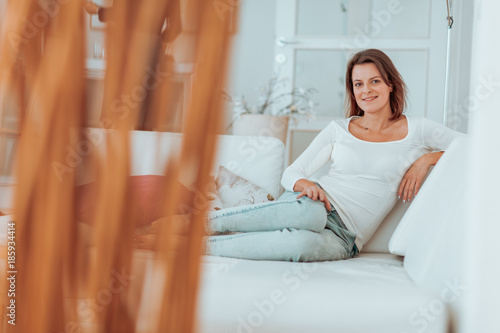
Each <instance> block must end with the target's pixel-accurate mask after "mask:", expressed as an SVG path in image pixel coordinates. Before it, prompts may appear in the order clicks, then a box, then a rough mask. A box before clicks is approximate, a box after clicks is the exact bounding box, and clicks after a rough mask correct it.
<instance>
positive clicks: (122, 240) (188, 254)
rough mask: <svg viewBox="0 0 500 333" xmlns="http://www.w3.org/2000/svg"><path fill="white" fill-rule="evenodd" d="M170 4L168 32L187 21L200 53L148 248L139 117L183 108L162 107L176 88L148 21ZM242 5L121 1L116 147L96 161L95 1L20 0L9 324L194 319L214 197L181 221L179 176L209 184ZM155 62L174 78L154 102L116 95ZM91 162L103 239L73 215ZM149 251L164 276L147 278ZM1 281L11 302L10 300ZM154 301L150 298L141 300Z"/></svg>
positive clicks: (7, 78)
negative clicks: (91, 76)
mask: <svg viewBox="0 0 500 333" xmlns="http://www.w3.org/2000/svg"><path fill="white" fill-rule="evenodd" d="M138 4H139V5H138ZM232 10H235V8H232ZM159 13H160V14H162V13H167V22H168V24H167V27H168V29H167V31H166V33H167V34H170V36H168V35H167V36H166V38H164V39H163V40H164V41H165V40H167V41H170V40H173V39H174V38H175V35H176V34H177V33H178V32H179V31H181V28H182V31H183V33H184V34H185V35H186V36H187V37H188V38H186V39H184V40H185V41H186V40H187V41H188V42H189V41H190V42H189V44H187V45H184V46H183V44H180V45H181V46H179V47H182V48H183V49H181V50H178V51H179V52H180V53H181V54H184V56H185V57H188V58H190V59H191V62H192V63H193V64H194V66H193V68H194V72H193V74H192V79H191V82H192V83H191V98H189V103H188V105H187V111H186V113H185V121H184V125H183V128H182V132H183V141H182V149H181V153H180V154H179V155H178V156H177V158H173V159H171V160H170V161H169V163H168V165H167V166H166V168H165V171H164V176H165V177H164V179H165V181H164V186H165V189H166V190H165V191H164V192H165V193H164V196H163V198H162V200H163V202H164V205H163V206H164V211H163V216H165V217H164V221H165V223H163V224H162V225H163V226H164V227H163V228H161V231H160V233H159V236H158V247H157V248H156V251H154V252H149V253H147V251H146V252H144V251H142V252H141V251H134V248H133V244H134V228H135V225H134V222H133V221H134V216H135V215H136V214H137V207H135V204H134V202H131V200H130V198H131V194H132V193H131V191H130V186H129V185H130V177H129V176H130V170H131V166H130V159H131V156H130V155H131V153H130V151H131V145H130V130H131V129H138V128H145V127H146V126H145V125H144V124H145V121H144V119H147V124H148V125H147V126H149V128H148V129H162V128H165V121H166V120H168V119H171V118H172V116H171V115H170V114H169V113H170V112H172V111H171V110H169V109H166V108H161V106H164V105H168V99H169V98H172V96H173V93H172V92H171V87H172V85H170V84H168V81H169V75H168V74H165V73H167V72H168V64H165V62H164V59H165V57H164V56H163V55H164V48H163V47H162V45H161V42H159V40H157V39H155V37H153V38H152V39H151V41H148V40H147V39H145V38H144V36H145V31H146V32H148V31H154V30H155V29H157V24H158V21H157V20H156V18H158V17H159V15H160V14H159ZM169 13H181V14H182V15H169ZM231 14H233V13H230V12H228V11H226V10H224V11H218V10H217V8H215V6H214V4H213V3H212V1H203V0H182V3H181V1H180V0H148V1H145V0H144V1H137V0H115V1H114V6H113V12H112V14H110V18H109V20H110V23H109V24H107V28H106V31H105V34H106V50H107V68H106V74H105V83H104V100H103V110H102V114H101V118H100V120H101V121H100V123H99V124H93V126H94V127H97V130H98V132H99V133H100V134H102V135H103V136H104V137H105V138H106V140H105V145H106V147H105V149H106V154H105V155H102V156H101V157H100V158H99V159H97V160H96V161H95V163H92V164H89V165H87V164H86V163H84V162H83V160H84V159H83V158H82V157H84V156H86V155H87V154H90V152H89V150H91V149H96V150H97V147H89V146H85V145H84V144H83V142H84V141H88V138H87V137H86V136H85V133H86V132H85V131H84V129H85V127H86V126H87V123H86V119H88V116H89V115H88V114H87V113H88V111H87V108H86V100H87V94H88V93H87V91H86V76H85V58H86V56H85V54H86V46H85V45H86V34H85V25H84V20H87V19H88V16H87V15H88V14H86V13H85V12H84V10H83V8H82V1H76V0H75V1H73V0H22V1H8V3H7V8H6V13H5V18H4V22H3V28H2V37H1V41H0V42H1V50H0V51H1V70H2V72H1V74H2V85H4V86H8V87H9V90H10V91H14V92H15V96H13V97H12V99H13V100H15V101H16V107H17V108H18V110H19V114H18V115H19V118H20V119H21V124H20V129H19V131H20V138H19V144H18V150H17V158H16V161H17V163H16V165H17V169H16V180H17V186H16V191H15V205H14V221H15V225H16V241H15V243H16V264H15V265H16V266H15V269H16V270H17V273H16V297H15V302H16V326H12V325H9V324H7V323H5V321H7V320H8V319H9V318H8V317H6V315H5V312H4V313H3V321H4V322H3V325H4V326H3V327H5V328H7V331H8V332H23V333H25V332H30V333H35V332H40V333H48V332H106V333H112V332H119V333H127V332H194V330H195V324H196V316H195V314H196V313H195V308H196V299H197V291H198V280H199V272H200V269H199V266H200V254H201V248H202V238H203V236H204V231H203V213H204V206H205V205H203V204H202V205H200V207H198V209H196V207H195V209H194V210H193V211H192V213H191V214H189V215H184V216H182V220H181V221H180V223H175V222H179V221H178V218H174V213H175V211H176V207H177V206H178V201H179V200H180V199H179V198H180V197H181V195H180V193H181V191H182V188H181V186H180V185H179V183H178V182H176V181H175V180H177V179H186V178H189V179H191V181H192V182H193V186H194V187H195V188H202V187H203V184H205V183H206V182H207V180H208V178H209V171H210V169H211V166H212V162H213V157H214V153H215V150H216V136H215V134H217V133H219V132H220V130H221V128H220V124H221V121H222V117H223V114H222V110H223V109H222V107H221V103H220V98H219V97H218V96H219V95H220V94H219V92H218V87H220V86H221V85H223V84H224V80H225V73H226V70H225V68H226V64H227V53H228V52H227V50H228V30H229V24H230V23H231V19H230V18H229V15H231ZM159 18H160V19H163V17H159ZM181 18H182V20H181ZM233 23H234V22H233ZM33 27H34V28H33ZM174 45H177V44H174ZM176 47H177V46H176ZM151 71H159V73H157V74H158V75H159V77H160V78H164V80H165V82H166V83H165V84H160V85H159V86H158V87H157V88H154V89H152V90H153V91H150V92H149V94H148V98H147V99H148V101H147V110H146V111H144V104H145V103H142V104H141V103H131V105H128V107H127V108H123V107H122V106H123V105H120V107H117V106H118V105H119V103H117V101H120V99H121V97H122V96H123V95H124V94H130V92H131V91H134V89H135V88H137V87H140V86H141V85H143V84H144V77H145V76H146V75H149V74H151ZM148 73H149V74H148ZM145 112H146V113H145ZM167 127H168V126H167ZM103 133H104V134H103ZM158 136H160V134H158ZM74 152H76V155H75V153H74ZM88 174H94V175H95V179H97V180H98V181H97V182H96V184H98V190H97V194H98V196H97V198H98V200H97V206H96V208H95V212H94V218H93V223H92V226H91V227H89V228H90V229H92V235H93V236H92V237H91V241H90V243H91V244H93V245H91V246H89V245H88V244H86V243H87V242H88V240H87V239H86V237H84V235H82V230H80V229H79V225H80V224H79V223H76V216H75V215H76V214H75V207H76V188H77V186H76V185H77V179H78V177H81V176H83V177H85V176H87V175H88ZM148 265H150V266H151V265H152V266H151V267H152V269H153V271H151V269H150V270H149V271H150V273H151V272H153V273H154V274H149V278H151V277H153V278H154V279H155V281H156V284H154V289H149V290H148V289H145V290H142V285H143V284H142V281H143V279H144V276H143V274H144V272H145V271H146V268H147V267H148ZM0 295H2V296H4V297H3V299H2V303H3V309H5V307H6V304H7V303H6V302H8V301H9V300H7V299H6V297H5V293H2V294H0ZM92 302H93V303H92ZM148 302H150V304H149V305H150V307H151V311H150V312H149V313H147V314H144V313H142V314H140V313H138V309H139V305H140V304H145V303H148ZM146 305H148V304H146ZM4 311H5V310H4ZM139 319H141V320H142V322H140V321H139Z"/></svg>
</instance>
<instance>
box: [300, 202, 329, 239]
mask: <svg viewBox="0 0 500 333" xmlns="http://www.w3.org/2000/svg"><path fill="white" fill-rule="evenodd" d="M302 199H303V200H302ZM300 200H301V201H299V204H301V205H304V212H303V214H301V216H300V218H301V219H302V224H303V226H302V229H306V230H311V231H315V232H321V231H322V230H324V229H325V226H326V222H327V216H328V214H327V211H326V208H325V205H324V204H323V202H321V201H314V200H312V199H309V198H301V199H300Z"/></svg>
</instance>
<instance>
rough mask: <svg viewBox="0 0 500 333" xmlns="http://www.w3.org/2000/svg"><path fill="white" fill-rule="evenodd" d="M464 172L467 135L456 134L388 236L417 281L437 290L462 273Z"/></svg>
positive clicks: (390, 247)
mask: <svg viewBox="0 0 500 333" xmlns="http://www.w3.org/2000/svg"><path fill="white" fill-rule="evenodd" d="M466 173H467V139H466V138H458V139H456V140H455V141H454V142H453V143H452V144H451V145H450V147H449V148H448V150H447V151H446V152H445V153H444V154H443V156H442V157H441V159H440V161H439V163H438V164H437V165H436V167H435V168H434V170H433V171H432V173H431V174H430V175H429V177H428V179H427V180H426V182H425V184H424V185H423V186H422V188H421V189H420V191H419V193H418V195H417V196H416V197H415V199H414V200H413V202H412V203H411V205H410V207H409V208H408V211H407V212H406V214H405V215H404V217H403V219H402V220H401V222H400V223H399V225H398V227H397V229H396V231H395V232H394V234H393V236H392V237H391V240H390V243H389V249H390V251H391V252H392V253H395V254H399V255H403V256H405V260H404V266H405V268H406V270H407V272H408V274H409V276H410V277H411V278H412V279H413V281H415V283H416V284H417V285H425V286H426V287H429V288H431V289H434V290H435V291H439V290H440V288H441V285H442V283H443V281H454V280H455V279H459V278H460V277H461V264H462V260H463V256H464V253H463V247H464V244H465V241H466V235H465V232H466V227H465V225H463V223H464V221H465V219H464V218H463V217H462V216H461V215H463V214H464V212H465V211H464V207H466V205H467V202H466V195H465V186H466V184H465V182H464V181H463V176H464V174H466Z"/></svg>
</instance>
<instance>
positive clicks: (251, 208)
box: [208, 199, 301, 221]
mask: <svg viewBox="0 0 500 333" xmlns="http://www.w3.org/2000/svg"><path fill="white" fill-rule="evenodd" d="M294 202H298V203H301V199H295V200H287V201H275V202H270V203H271V204H272V205H266V206H263V207H255V205H248V208H239V209H238V210H237V211H235V212H226V213H223V214H222V215H218V216H208V220H210V221H212V220H214V219H216V218H220V217H224V216H228V215H236V214H242V213H245V212H248V211H250V210H257V209H260V208H264V207H268V206H274V205H277V204H289V203H294ZM240 207H241V206H240ZM231 208H237V207H231Z"/></svg>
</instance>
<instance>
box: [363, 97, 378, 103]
mask: <svg viewBox="0 0 500 333" xmlns="http://www.w3.org/2000/svg"><path fill="white" fill-rule="evenodd" d="M377 97H378V96H372V97H367V98H363V101H364V102H371V101H373V100H374V99H375V98H377Z"/></svg>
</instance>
